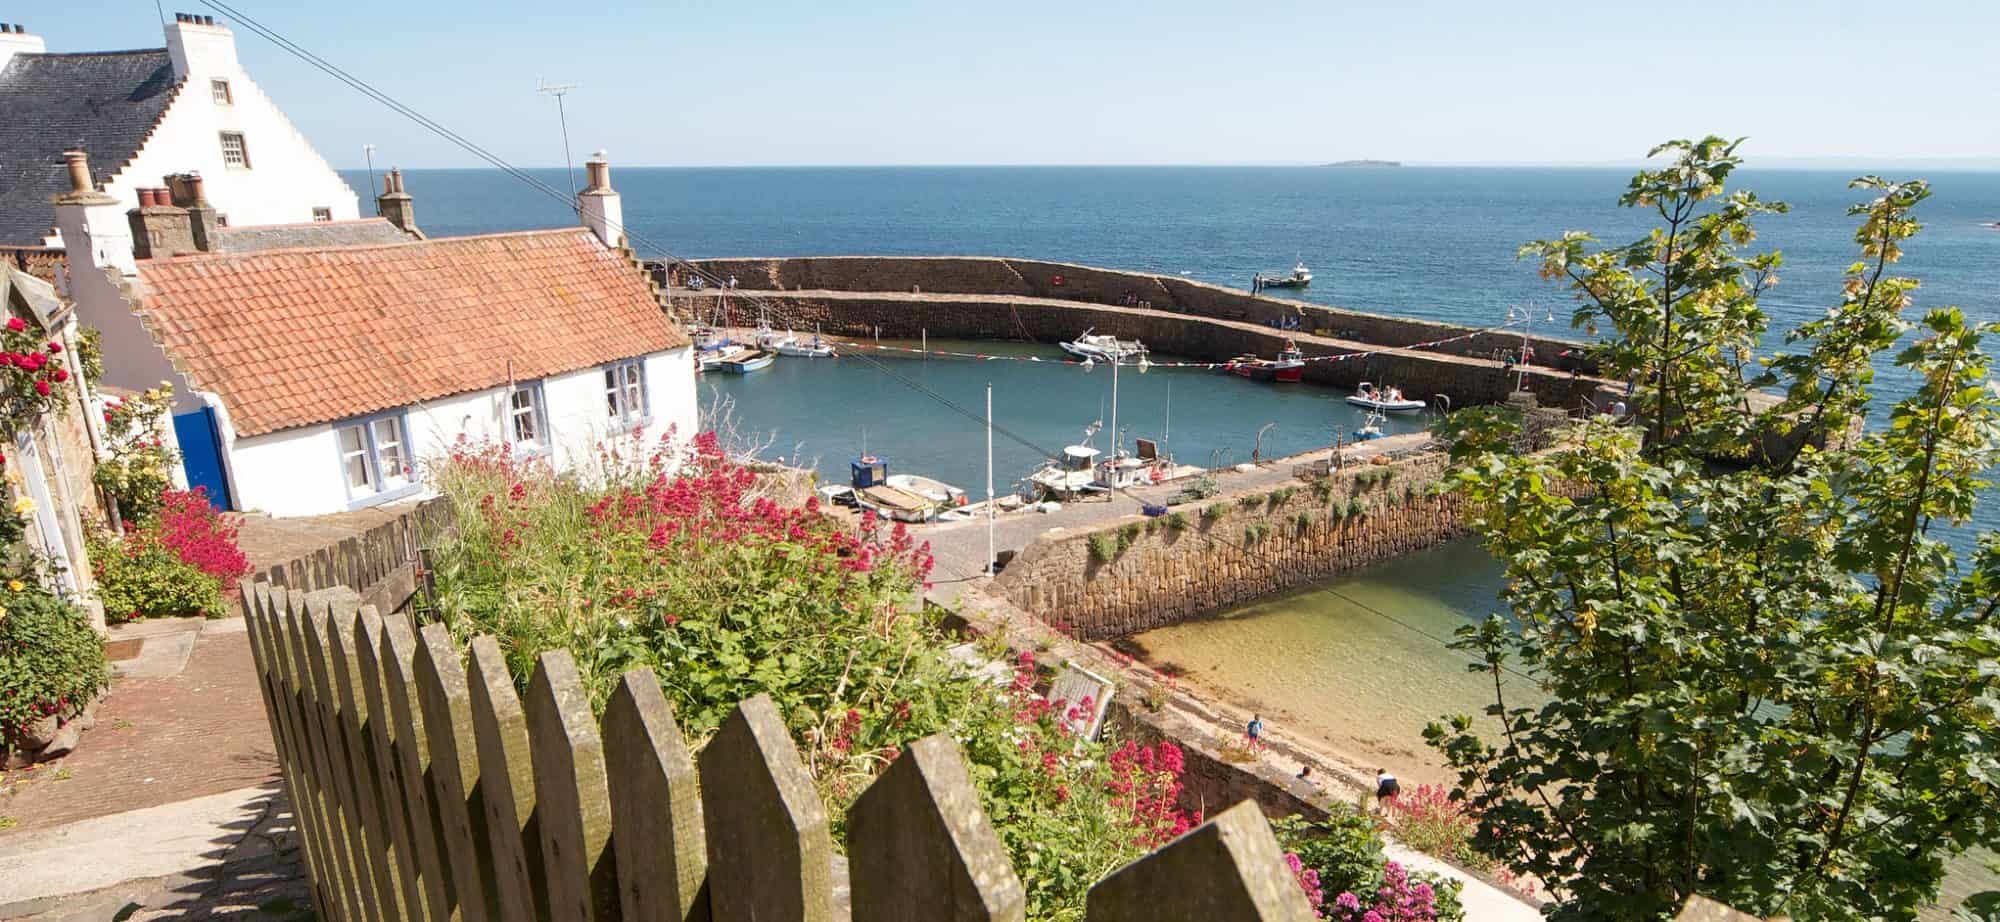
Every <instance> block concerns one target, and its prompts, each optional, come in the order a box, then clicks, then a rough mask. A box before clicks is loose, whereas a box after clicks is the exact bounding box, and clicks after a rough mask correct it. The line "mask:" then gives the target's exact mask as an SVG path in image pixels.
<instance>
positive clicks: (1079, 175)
mask: <svg viewBox="0 0 2000 922" xmlns="http://www.w3.org/2000/svg"><path fill="white" fill-rule="evenodd" d="M1630 172H1631V171H1630V170H1627V169H1622V168H1443V167H1439V168H1429V167H1403V168H1327V167H842V168H803V167H802V168H705V169H650V168H629V169H628V168H614V172H613V185H615V186H616V187H617V188H618V189H619V190H620V192H622V193H623V197H624V206H625V222H626V226H627V229H628V231H629V233H630V236H631V237H632V239H633V241H634V244H635V247H636V249H638V250H639V251H640V252H641V254H642V255H648V256H657V255H662V254H663V253H667V252H671V253H673V254H675V255H679V256H684V257H710V256H802V255H855V254H910V255H938V254H979V255H1007V256H1022V257H1032V258H1040V259H1056V260H1065V261H1070V262H1080V263H1087V264H1092V265H1101V266H1109V267H1114V268H1123V269H1137V270H1144V271H1149V272H1160V273H1165V274H1177V275H1186V276H1187V277H1190V278H1194V279H1199V280H1202V281H1208V282H1215V283H1219V284H1225V285H1236V286H1244V285H1247V284H1248V281H1249V279H1250V277H1251V276H1252V275H1253V274H1255V273H1256V272H1259V271H1265V272H1275V271H1282V270H1285V269H1286V268H1288V267H1289V266H1290V265H1291V264H1292V262H1293V261H1294V260H1300V259H1302V260H1304V261H1305V263H1306V264H1307V265H1309V266H1311V267H1312V269H1313V270H1314V272H1315V273H1316V276H1317V277H1316V279H1315V281H1314V283H1313V286H1312V287H1311V288H1310V289H1308V290H1307V291H1305V292H1304V293H1303V297H1305V298H1306V299H1308V300H1312V301H1317V302H1320V303H1327V304H1337V305H1340V306H1343V307H1350V308H1356V309H1361V310H1369V311H1378V312H1382V313H1388V314H1397V315H1402V316H1409V317H1422V318H1428V319H1436V320H1446V321H1452V322H1457V323H1467V324H1477V325H1487V324H1492V323H1496V322H1498V321H1499V320H1501V319H1502V318H1503V317H1504V315H1505V312H1506V309H1507V307H1508V306H1510V305H1532V306H1534V307H1535V308H1536V309H1537V313H1538V314H1539V313H1541V312H1542V309H1544V308H1546V309H1548V310H1552V311H1553V312H1554V314H1555V315H1556V317H1557V318H1558V324H1556V325H1555V326H1558V327H1561V326H1563V322H1562V321H1563V320H1564V318H1566V317H1567V312H1568V308H1569V307H1570V306H1571V301H1570V300H1569V296H1568V295H1567V294H1566V293H1565V292H1563V291H1562V290H1560V289H1559V288H1557V287H1556V286H1554V285H1551V284H1549V283H1546V282H1543V281H1541V280H1539V279H1538V278H1536V275H1535V272H1534V267H1533V265H1531V264H1529V263H1524V262H1521V261H1519V260H1517V259H1516V258H1515V251H1516V249H1517V248H1518V247H1519V246H1520V245H1521V244H1522V243H1524V242H1526V241H1529V240H1533V239H1538V238H1547V237H1553V236H1556V235H1558V234H1560V233H1562V232H1563V231H1565V230H1572V229H1575V230H1589V231H1592V232H1594V233H1596V234H1597V235H1598V236H1599V237H1600V238H1601V239H1603V240H1605V241H1608V242H1624V241H1627V240H1630V239H1633V238H1635V237H1637V236H1638V235H1639V234H1641V233H1643V232H1644V230H1645V229H1646V228H1647V227H1649V226H1651V222H1650V221H1649V220H1648V219H1649V218H1650V217H1652V216H1651V215H1650V214H1647V213H1644V212H1641V211H1637V210H1632V209H1620V208H1618V207H1616V201H1617V197H1618V195H1619V193H1620V192H1621V191H1623V189H1624V187H1625V183H1626V181H1627V179H1628V178H1629V176H1630ZM531 174H532V175H533V176H534V177H535V178H537V179H539V180H540V181H542V182H543V183H546V184H548V185H549V186H551V187H554V188H556V189H561V190H565V195H564V196H558V197H554V198H551V197H549V196H546V195H544V194H542V193H541V192H539V191H536V190H535V189H533V188H532V187H530V186H528V185H526V184H523V183H521V182H519V181H518V180H515V179H513V178H510V177H508V176H507V175H505V174H503V173H501V172H499V171H497V170H412V171H408V174H407V186H408V188H409V190H410V191H411V192H412V194H414V195H415V197H416V206H417V217H418V221H419V223H421V224H422V225H423V227H424V228H425V229H426V230H427V231H429V232H430V233H432V234H437V235H452V234H467V233H483V232H489V231H502V230H518V229H525V228H533V227H550V226H557V225H562V224H566V223H569V222H571V221H573V220H574V218H573V217H572V216H571V215H570V214H569V213H568V212H567V211H566V210H565V207H564V204H563V201H562V199H563V198H566V190H567V189H568V185H569V183H568V179H567V178H566V177H565V176H564V173H563V171H562V170H560V169H557V170H536V171H531ZM347 177H348V180H349V182H350V183H351V184H352V185H353V186H354V187H355V188H357V189H367V188H368V187H369V186H368V179H369V178H368V175H367V174H365V173H362V172H359V171H350V172H348V173H347ZM1850 178H1851V174H1849V173H1844V172H1832V171H1819V170H1783V171H1758V170H1755V169H1746V170H1743V171H1740V172H1738V173H1737V174H1736V176H1735V177H1734V182H1733V183H1732V185H1733V187H1737V188H1750V189H1755V190H1756V191H1757V192H1758V194H1759V195H1760V196H1762V197H1763V198H1764V199H1766V200H1775V201H1782V202H1785V203H1787V204H1789V205H1790V206H1791V211H1790V212H1789V213H1788V214H1783V215H1771V216H1768V217H1765V218H1762V219H1761V220H1760V221H1759V222H1758V224H1759V227H1760V228H1761V229H1762V236H1761V239H1760V240H1758V241H1757V244H1756V245H1757V246H1759V247H1766V248H1773V249H1777V250H1780V251H1782V252H1783V253H1784V255H1785V268H1784V269H1783V270H1782V271H1781V283H1780V285H1779V286H1778V288H1777V289H1776V290H1775V291H1773V292H1772V293H1771V294H1770V295H1769V296H1767V297H1766V299H1765V302H1764V303H1765V307H1766V309H1767V310H1768V311H1769V313H1770V314H1771V317H1772V330H1773V337H1772V338H1773V342H1774V343H1776V342H1777V341H1778V340H1779V338H1780V337H1781V336H1782V333H1783V332H1784V331H1786V330H1789V329H1791V328H1792V327H1794V326H1796V325H1797V324H1799V323H1801V322H1803V321H1805V320H1809V319H1811V318H1813V317H1816V316H1818V315H1819V314H1820V313H1821V312H1823V311H1824V310H1825V309H1826V308H1827V307H1828V306H1829V305H1831V304H1833V303H1834V302H1835V300H1836V298H1837V294H1838V291H1839V285H1840V277H1841V272H1842V270H1843V268H1844V267H1845V266H1846V265H1847V264H1848V263H1849V262H1851V261H1853V260H1854V259H1855V258H1857V250H1856V248H1855V246H1854V244H1853V234H1854V220H1853V219H1852V218H1850V217H1848V216H1847V214H1846V211H1847V209H1848V208H1849V207H1850V206H1851V205H1853V204H1855V203H1856V202H1859V201H1861V200H1863V198H1864V196H1863V195H1862V194H1861V193H1857V192H1854V191H1850V190H1849V189H1848V188H1847V181H1848V179H1850ZM1896 178H1902V177H1896ZM1926 178H1929V179H1930V180H1931V181H1932V183H1933V186H1934V189H1935V192H1936V194H1935V196H1934V197H1933V198H1932V199H1931V200H1930V201H1928V202H1926V203H1924V204H1923V205H1922V206H1921V207H1920V209H1919V210H1918V217H1919V218H1920V219H1921V220H1922V221H1923V222H1924V223H1925V225H1926V228H1925V230H1924V232H1923V233H1922V234H1921V235H1920V236H1919V237H1918V238H1917V239H1916V240H1915V241H1914V242H1913V243H1912V244H1911V245H1910V247H1909V248H1908V256H1907V258H1906V259H1905V260H1904V261H1903V263H1902V265H1901V271H1902V272H1904V273H1905V274H1908V275H1912V276H1916V277H1918V278H1920V279H1922V280H1923V288H1922V290H1921V291H1920V292H1919V294H1918V298H1917V305H1916V308H1915V309H1914V311H1913V312H1912V317H1913V318H1914V317H1916V316H1919V315H1920V312H1921V311H1922V310H1924V309H1926V308H1930V307H1936V306H1942V305H1952V304H1956V305H1959V306H1961V307H1963V308H1964V310H1965V311H1966V313H1967V314H1968V316H1970V317H1971V318H1972V319H1974V320H1984V321H1995V320H2000V229H1995V228H1993V227H1991V226H1987V222H1993V221H2000V173H1983V172H1937V173H1933V174H1931V175H1929V176H1928V177H1926ZM1538 332H1541V331H1538ZM1547 332H1550V333H1556V334H1562V333H1564V332H1566V331H1565V330H1564V329H1551V330H1548V331H1547ZM1572 335H1573V334H1572ZM1995 349H1996V350H2000V341H1996V343H1995ZM1912 387H1913V383H1912V379H1911V378H1910V376H1908V375H1905V374H1902V373H1901V372H1900V371H1898V370H1897V369H1893V368H1884V369H1883V373H1882V376H1881V378H1880V379H1879V380H1878V383H1877V390H1878V392H1879V394H1880V401H1878V404H1880V403H1883V402H1887V401H1893V400H1896V399H1900V398H1902V397H1905V396H1907V395H1908V394H1909V393H1910V391H1911V389H1912ZM745 408H746V409H747V407H745ZM1876 415H1877V417H1878V418H1879V417H1882V416H1885V415H1886V411H1883V410H1878V412H1877V414H1876ZM752 421H753V422H754V420H752ZM1185 422H1186V424H1187V425H1189V426H1193V425H1194V424H1195V422H1196V420H1195V418H1193V417H1188V418H1187V419H1186V420H1185ZM1062 425H1065V426H1067V425H1069V422H1068V421H1067V420H1065V421H1063V422H1062ZM1294 428H1296V427H1294ZM1188 431H1190V432H1191V431H1193V430H1192V429H1189V430H1188ZM791 435H797V433H781V440H782V439H784V438H786V437H788V436H791ZM1247 454H1248V447H1247V446H1244V447H1243V448H1242V449H1241V450H1239V451H1238V456H1239V457H1242V456H1247ZM1983 506H1984V507H1983V509H1982V510H1981V513H1980V515H1979V517H1978V519H1977V520H1976V521H1975V523H1974V526H1973V528H1972V529H1971V530H1979V531H1991V530H1994V529H1995V528H1996V527H2000V496H1992V495H1989V498H1988V500H1987V502H1985V503H1984V504H1983ZM1968 535H1969V530H1961V531H1960V532H1959V533H1958V534H1957V538H1958V540H1959V541H1960V542H1961V543H1962V542H1963V541H1965V540H1967V537H1968Z"/></svg>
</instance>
